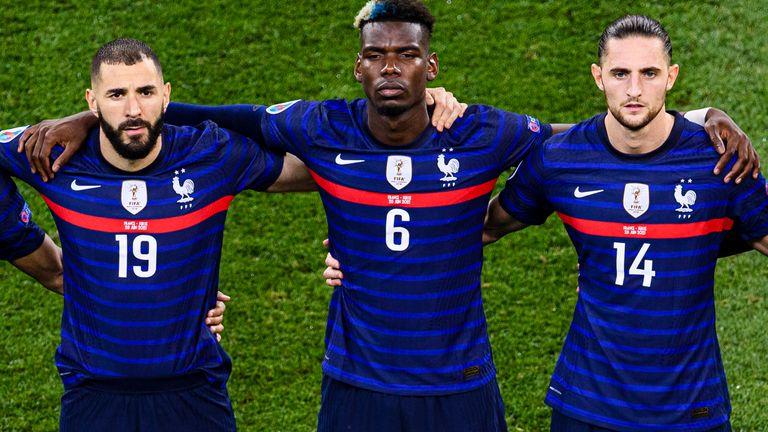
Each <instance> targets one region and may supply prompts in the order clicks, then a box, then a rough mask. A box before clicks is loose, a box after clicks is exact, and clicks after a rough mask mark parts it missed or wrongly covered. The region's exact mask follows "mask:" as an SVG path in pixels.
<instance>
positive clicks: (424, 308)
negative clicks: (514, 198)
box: [169, 99, 552, 396]
mask: <svg viewBox="0 0 768 432" xmlns="http://www.w3.org/2000/svg"><path fill="white" fill-rule="evenodd" d="M179 109H180V111H182V114H184V115H189V116H190V117H191V119H190V120H185V119H180V117H181V116H180V115H179V112H178V111H179ZM169 111H170V112H171V114H170V116H171V118H173V119H174V120H176V121H178V120H182V121H183V122H184V123H186V122H188V121H196V120H199V119H200V118H205V117H207V116H211V117H212V118H214V119H215V120H216V121H217V122H221V124H222V125H223V126H224V127H228V128H233V129H234V130H240V131H242V132H244V133H250V134H255V136H254V137H258V138H261V139H263V140H264V143H265V144H266V145H267V146H268V147H270V148H272V147H274V148H277V149H279V150H281V151H286V152H290V153H292V154H294V155H296V156H297V157H299V158H300V159H301V160H303V161H304V163H305V164H306V165H307V166H308V167H309V169H310V170H311V172H312V174H313V176H314V178H315V180H316V181H317V183H318V185H319V189H320V196H321V199H322V201H323V205H324V207H325V212H326V218H327V221H328V238H329V240H330V246H329V249H330V251H331V253H332V254H333V255H334V256H335V257H336V258H337V259H339V261H340V262H341V263H342V270H343V271H344V276H345V278H344V285H343V286H342V287H339V288H337V289H335V290H334V292H333V295H332V299H331V303H330V308H329V315H328V325H327V328H328V331H327V339H326V346H327V350H326V355H325V361H324V362H323V372H324V373H325V374H326V375H328V376H331V377H333V378H334V379H336V380H340V381H344V382H346V383H349V384H352V385H355V386H358V387H363V388H367V389H370V390H375V391H380V392H384V393H396V394H403V395H420V396H426V395H439V394H451V393H461V392H465V391H468V390H472V389H475V388H478V387H481V386H483V385H485V384H487V383H489V382H491V381H492V380H493V379H494V377H495V373H496V369H495V366H494V365H493V359H492V356H491V349H490V344H489V342H488V335H487V330H486V321H485V314H484V311H483V305H482V298H481V290H480V275H481V270H482V248H481V241H482V226H483V220H484V216H485V210H486V207H487V204H488V199H489V197H490V193H491V190H492V188H493V186H494V185H495V183H496V179H497V178H498V176H499V175H500V174H501V173H502V172H503V171H504V170H506V169H507V168H509V167H510V166H512V165H514V164H517V163H518V162H519V161H520V160H521V158H522V157H523V155H524V154H525V153H526V152H527V151H528V150H529V149H530V148H531V147H534V146H536V145H538V144H540V143H542V142H543V141H544V139H546V138H547V137H549V136H550V135H551V133H552V132H551V128H550V127H549V125H541V124H540V123H539V122H538V121H537V120H535V119H533V118H532V117H529V116H525V115H519V114H513V113H508V112H505V111H501V110H498V109H495V108H492V107H488V106H483V105H473V106H470V107H469V108H468V109H467V111H466V113H465V114H464V117H463V118H461V119H457V121H456V122H455V123H454V125H453V127H451V129H450V130H448V131H445V132H442V133H439V132H437V130H435V129H434V128H433V127H431V126H428V127H426V129H425V130H424V131H423V132H422V133H421V134H420V135H419V136H418V137H416V138H415V139H414V141H413V142H411V143H408V144H405V145H401V146H390V145H386V144H383V143H381V142H378V141H377V140H376V139H374V138H373V137H372V136H371V134H370V132H369V131H368V128H367V115H368V103H367V101H366V100H362V99H360V100H354V101H344V100H329V101H324V102H314V101H292V102H287V103H284V104H278V105H273V106H271V107H269V108H267V107H263V106H253V107H250V108H246V107H244V106H242V105H240V106H235V107H232V108H231V109H228V108H216V107H214V108H210V109H208V108H205V107H191V106H178V105H173V104H172V106H171V107H170V108H169ZM228 112H230V114H228ZM245 116H250V118H244V117H245ZM254 125H259V126H260V127H259V130H257V131H256V130H254V129H255V126H254ZM240 127H242V128H243V129H239V128H240Z"/></svg>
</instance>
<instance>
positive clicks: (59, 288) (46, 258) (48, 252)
mask: <svg viewBox="0 0 768 432" xmlns="http://www.w3.org/2000/svg"><path fill="white" fill-rule="evenodd" d="M11 264H13V265H14V266H16V268H18V269H19V270H21V271H23V272H24V273H26V274H28V275H30V276H32V277H33V278H35V280H37V281H38V282H40V284H41V285H43V286H44V287H46V288H48V289H49V290H51V291H53V292H55V293H58V294H61V295H63V294H64V268H63V265H62V262H61V249H59V247H58V246H56V244H55V243H53V240H51V238H50V237H48V235H47V234H46V235H45V238H44V239H43V243H42V244H41V245H40V247H38V248H37V249H35V250H34V251H33V252H32V253H30V254H28V255H26V256H23V257H21V258H17V259H15V260H12V261H11Z"/></svg>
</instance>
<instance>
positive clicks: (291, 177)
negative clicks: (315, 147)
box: [266, 153, 317, 192]
mask: <svg viewBox="0 0 768 432" xmlns="http://www.w3.org/2000/svg"><path fill="white" fill-rule="evenodd" d="M315 190H317V185H316V184H315V181H314V180H313V179H312V175H311V174H310V173H309V169H308V168H307V166H306V165H304V162H302V161H301V160H299V158H297V157H296V156H294V155H292V154H290V153H286V154H285V158H284V159H283V169H282V170H281V171H280V176H279V177H278V178H277V180H275V182H274V183H272V185H271V186H269V187H268V188H267V189H266V191H267V192H312V191H315Z"/></svg>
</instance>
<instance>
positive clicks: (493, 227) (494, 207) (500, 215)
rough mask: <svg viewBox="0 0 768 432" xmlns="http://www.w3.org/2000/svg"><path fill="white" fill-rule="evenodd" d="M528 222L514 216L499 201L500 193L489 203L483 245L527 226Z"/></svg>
mask: <svg viewBox="0 0 768 432" xmlns="http://www.w3.org/2000/svg"><path fill="white" fill-rule="evenodd" d="M526 226H528V225H526V224H524V223H522V222H520V221H518V220H517V219H515V218H513V217H512V215H510V214H509V213H507V211H506V210H504V208H503V207H502V206H501V204H500V203H499V197H498V195H497V196H495V197H494V198H493V199H492V200H491V203H490V204H489V205H488V213H486V215H485V225H484V226H483V245H487V244H490V243H494V242H496V241H497V240H499V239H500V238H502V237H503V236H505V235H506V234H508V233H511V232H513V231H519V230H521V229H523V228H525V227H526Z"/></svg>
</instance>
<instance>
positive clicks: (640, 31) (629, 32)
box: [597, 15, 672, 62]
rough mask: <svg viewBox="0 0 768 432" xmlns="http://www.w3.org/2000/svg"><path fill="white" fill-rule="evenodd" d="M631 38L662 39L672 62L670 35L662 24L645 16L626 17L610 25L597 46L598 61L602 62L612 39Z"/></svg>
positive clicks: (668, 57)
mask: <svg viewBox="0 0 768 432" xmlns="http://www.w3.org/2000/svg"><path fill="white" fill-rule="evenodd" d="M630 36H645V37H650V38H658V39H660V40H661V41H662V42H663V43H664V51H665V52H666V53H667V59H668V60H670V61H672V41H671V40H669V33H667V31H666V30H665V29H664V27H663V26H662V25H661V23H659V22H658V21H656V20H655V19H653V18H651V17H647V16H645V15H625V16H623V17H621V18H619V19H617V20H616V21H614V22H612V23H611V24H610V25H608V27H606V28H605V31H604V32H603V35H602V36H600V42H598V44H597V59H598V61H601V62H602V60H603V56H604V55H605V50H606V45H607V44H608V41H609V40H610V39H624V38H627V37H630Z"/></svg>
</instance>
